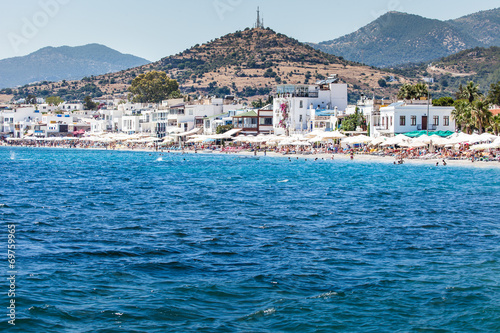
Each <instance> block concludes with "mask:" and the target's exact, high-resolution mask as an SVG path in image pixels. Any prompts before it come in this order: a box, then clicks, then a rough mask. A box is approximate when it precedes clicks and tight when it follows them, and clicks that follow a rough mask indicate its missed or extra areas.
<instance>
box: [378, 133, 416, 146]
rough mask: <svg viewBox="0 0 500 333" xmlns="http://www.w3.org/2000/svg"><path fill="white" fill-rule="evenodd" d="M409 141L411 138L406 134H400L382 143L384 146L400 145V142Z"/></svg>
mask: <svg viewBox="0 0 500 333" xmlns="http://www.w3.org/2000/svg"><path fill="white" fill-rule="evenodd" d="M408 141H409V138H408V137H407V136H406V135H403V134H398V135H396V136H395V137H392V138H389V139H387V141H385V142H384V143H383V144H382V146H395V145H399V144H400V143H403V142H408Z"/></svg>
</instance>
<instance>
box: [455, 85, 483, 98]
mask: <svg viewBox="0 0 500 333" xmlns="http://www.w3.org/2000/svg"><path fill="white" fill-rule="evenodd" d="M479 96H481V92H480V91H479V86H478V85H477V84H475V83H474V82H472V81H470V82H469V83H467V85H466V86H465V87H462V85H460V87H459V88H458V92H457V97H458V98H459V99H466V100H468V101H469V103H472V102H474V100H475V99H476V98H478V97H479Z"/></svg>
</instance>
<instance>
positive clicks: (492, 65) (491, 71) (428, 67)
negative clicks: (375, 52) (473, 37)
mask: <svg viewBox="0 0 500 333" xmlns="http://www.w3.org/2000/svg"><path fill="white" fill-rule="evenodd" d="M391 71H392V72H393V73H394V74H396V75H403V76H405V77H412V78H415V79H418V78H422V77H432V78H433V79H434V81H435V83H434V84H432V85H431V87H432V89H433V90H434V91H435V93H434V94H435V95H438V96H439V95H451V94H454V93H455V92H456V91H457V90H458V87H459V85H460V84H461V85H466V84H467V83H468V82H469V81H474V82H475V83H477V84H479V86H480V89H481V90H482V92H483V93H486V92H487V91H488V89H489V87H490V85H491V84H492V83H496V82H498V81H500V47H496V46H492V47H490V48H481V47H477V48H473V49H468V50H464V51H461V52H458V53H456V54H453V55H450V56H447V57H444V58H441V59H438V60H435V61H431V62H425V63H421V64H417V65H409V66H406V67H404V68H395V69H392V70H391Z"/></svg>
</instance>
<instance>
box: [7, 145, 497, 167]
mask: <svg viewBox="0 0 500 333" xmlns="http://www.w3.org/2000/svg"><path fill="white" fill-rule="evenodd" d="M0 147H4V148H42V149H76V150H110V151H128V152H149V153H152V154H211V155H237V156H248V157H259V158H262V157H273V158H285V159H288V158H291V159H299V160H309V161H320V160H332V156H333V160H334V161H349V162H353V163H360V162H361V163H386V164H394V163H395V162H396V158H395V157H394V156H380V155H372V154H359V153H358V154H354V158H353V159H352V160H351V157H350V155H349V154H342V153H337V154H326V153H316V154H309V155H302V154H283V153H280V152H274V151H269V150H268V151H266V153H265V154H264V151H258V152H257V154H256V155H254V152H253V151H249V150H242V151H238V152H221V151H220V150H201V149H198V150H197V151H195V150H191V149H185V150H177V149H175V150H172V149H168V148H164V149H163V150H161V149H160V150H158V151H156V150H154V149H152V148H144V147H136V148H133V149H131V148H124V147H119V148H115V149H106V148H103V147H89V148H79V147H77V148H70V147H67V146H53V147H51V146H39V147H26V146H17V145H3V146H0ZM445 161H446V165H443V159H436V158H433V159H404V163H403V164H406V165H429V166H438V167H447V166H450V167H467V168H500V162H497V161H480V160H476V161H474V162H472V161H471V160H466V159H456V160H454V159H446V160H445ZM436 163H438V165H436Z"/></svg>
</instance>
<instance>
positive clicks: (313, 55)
mask: <svg viewBox="0 0 500 333" xmlns="http://www.w3.org/2000/svg"><path fill="white" fill-rule="evenodd" d="M150 70H160V71H165V72H166V73H167V74H168V75H169V76H170V77H171V78H174V79H176V80H177V81H178V82H179V84H180V88H181V91H182V92H183V93H184V94H186V95H189V96H190V97H191V98H197V97H198V96H199V95H202V96H206V95H210V96H213V95H218V96H224V95H230V94H232V95H236V96H237V97H240V98H244V99H248V98H255V97H256V96H261V97H264V96H266V95H268V94H269V93H270V92H271V91H272V90H273V88H274V87H275V86H276V85H277V84H280V83H281V84H308V83H314V82H316V81H317V80H320V79H324V78H325V77H327V76H328V75H331V74H338V75H339V77H340V79H341V81H343V82H345V83H347V84H348V89H349V92H350V93H349V97H350V98H351V99H352V100H353V101H355V100H356V98H358V97H359V95H360V93H361V92H363V93H366V94H369V95H372V94H376V95H377V96H393V95H395V94H396V93H397V88H396V86H395V85H396V83H397V82H394V84H393V83H391V84H387V85H384V87H380V86H379V85H378V84H377V82H378V81H380V80H384V79H385V78H386V77H387V75H389V73H387V72H385V71H381V70H378V69H376V68H372V67H370V66H365V65H361V64H358V63H354V62H350V61H347V60H345V59H341V58H339V57H336V56H334V55H331V54H327V53H324V52H321V51H319V50H315V49H313V48H312V47H310V46H309V45H306V44H304V43H300V42H299V41H297V40H295V39H293V38H290V37H287V36H285V35H283V34H280V33H276V32H274V31H273V30H271V29H260V28H255V29H249V28H247V29H245V30H244V31H237V32H235V33H231V34H227V35H225V36H222V37H220V38H216V39H214V40H212V41H210V42H207V43H205V44H203V45H195V46H193V47H192V48H190V49H187V50H185V51H183V52H181V53H179V54H176V55H172V56H169V57H165V58H163V59H161V60H159V61H157V62H154V63H150V64H146V65H143V66H139V67H135V68H131V69H128V70H122V71H119V72H115V73H109V74H104V75H99V76H94V77H86V78H85V79H83V80H77V81H68V82H58V83H49V82H47V83H44V84H37V85H27V86H24V87H21V88H19V89H17V90H15V91H14V92H15V98H22V97H23V96H27V94H35V95H37V96H42V97H45V96H49V95H54V94H55V95H58V96H61V97H62V98H64V99H65V100H75V99H80V100H81V99H83V97H84V96H86V95H90V96H92V97H101V96H110V95H114V94H120V93H121V94H126V93H127V89H128V87H129V85H130V83H131V82H132V80H133V79H134V78H135V77H136V76H137V75H139V74H141V73H145V72H147V71H150ZM401 80H402V82H406V81H405V80H404V78H401ZM374 87H377V89H375V88H374Z"/></svg>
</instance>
